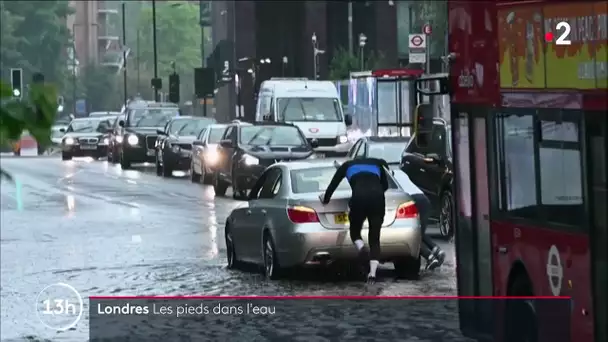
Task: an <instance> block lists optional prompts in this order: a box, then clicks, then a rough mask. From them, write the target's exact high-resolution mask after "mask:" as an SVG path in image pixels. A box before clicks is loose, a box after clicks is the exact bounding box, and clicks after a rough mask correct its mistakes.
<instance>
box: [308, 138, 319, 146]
mask: <svg viewBox="0 0 608 342" xmlns="http://www.w3.org/2000/svg"><path fill="white" fill-rule="evenodd" d="M310 146H312V148H317V147H319V141H318V140H317V139H313V140H312V141H311V142H310Z"/></svg>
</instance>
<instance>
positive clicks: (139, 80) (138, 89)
mask: <svg viewBox="0 0 608 342" xmlns="http://www.w3.org/2000/svg"><path fill="white" fill-rule="evenodd" d="M139 33H140V31H139V29H138V30H137V39H136V43H135V45H136V48H137V57H136V58H137V93H138V94H140V93H141V79H140V76H141V75H140V70H139Z"/></svg>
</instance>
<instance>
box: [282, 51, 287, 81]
mask: <svg viewBox="0 0 608 342" xmlns="http://www.w3.org/2000/svg"><path fill="white" fill-rule="evenodd" d="M287 62H288V59H287V56H283V65H282V66H283V68H282V72H281V76H282V77H285V69H287Z"/></svg>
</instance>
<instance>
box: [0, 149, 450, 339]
mask: <svg viewBox="0 0 608 342" xmlns="http://www.w3.org/2000/svg"><path fill="white" fill-rule="evenodd" d="M2 167H3V168H5V169H6V170H8V171H9V172H11V173H12V174H13V175H15V176H17V177H18V178H19V180H20V181H21V183H22V184H23V185H22V191H21V192H22V195H23V210H22V211H19V210H17V209H18V208H17V202H16V198H15V187H14V186H13V185H12V184H10V183H7V182H3V183H2V188H1V189H2V191H1V197H0V201H1V202H0V203H1V210H2V211H1V222H0V225H1V229H2V230H1V260H2V261H1V262H2V264H1V266H2V267H1V285H2V293H1V313H2V317H1V319H2V340H4V339H7V338H16V337H23V336H31V335H34V336H44V337H47V338H52V339H54V340H55V339H61V336H62V335H61V334H59V335H55V332H49V331H47V330H45V328H44V327H42V326H41V325H40V324H39V322H38V320H37V318H36V315H35V312H33V310H32V309H33V308H34V301H35V298H36V295H37V294H38V293H39V292H40V291H41V290H42V288H44V287H45V286H47V285H50V284H53V283H58V282H63V283H67V284H69V285H71V286H73V287H74V288H76V289H77V290H78V291H79V292H80V293H81V294H82V295H83V297H85V298H86V297H88V296H91V295H194V294H196V295H381V296H383V295H387V296H394V295H455V292H456V291H455V288H456V284H455V282H456V281H455V278H454V260H453V248H452V245H449V244H445V243H443V244H442V246H443V248H444V249H445V250H446V252H447V253H448V255H449V256H450V257H449V258H448V260H447V261H446V265H445V266H444V267H443V268H442V269H440V270H437V271H435V272H433V273H425V274H423V276H422V279H421V280H419V281H405V280H393V278H392V275H391V274H392V273H391V272H390V270H385V271H383V272H384V273H386V280H385V281H384V282H382V283H380V284H377V285H376V286H375V287H374V290H373V293H369V290H367V289H366V287H365V286H364V285H363V284H362V283H361V282H360V281H358V280H355V279H348V278H343V277H339V276H332V275H325V276H315V274H319V273H321V274H322V273H323V272H321V271H318V270H317V271H315V272H312V273H314V274H310V275H306V276H300V277H298V278H297V279H289V280H284V281H279V282H269V281H264V280H263V279H262V278H261V276H260V275H258V274H257V273H255V272H243V271H229V270H227V269H226V267H225V264H226V258H225V243H224V222H225V220H226V217H227V215H228V214H229V213H230V211H231V210H232V209H233V208H234V207H236V206H238V205H242V203H243V202H237V201H234V200H232V199H231V198H215V197H214V192H213V189H212V188H211V187H209V186H203V185H200V184H192V183H191V182H190V181H188V180H185V179H180V178H171V179H167V178H161V177H157V176H156V175H155V174H154V173H153V172H151V171H150V170H148V171H146V170H141V169H137V170H128V171H122V170H121V169H120V167H119V166H115V165H112V164H108V163H107V162H105V161H96V162H94V161H91V160H86V159H83V160H78V159H77V160H72V161H69V162H62V161H60V160H58V159H55V158H51V157H48V158H23V159H20V158H2ZM390 267H391V266H390V265H387V268H389V269H390ZM77 331H78V332H82V333H84V332H86V325H85V324H79V325H78V326H77ZM68 333H70V334H73V333H75V332H68ZM68 333H64V334H68ZM70 336H73V335H70ZM80 340H84V339H80Z"/></svg>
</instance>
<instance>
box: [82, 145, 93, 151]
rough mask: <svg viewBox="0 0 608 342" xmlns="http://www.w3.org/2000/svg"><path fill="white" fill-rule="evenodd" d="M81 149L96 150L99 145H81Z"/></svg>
mask: <svg viewBox="0 0 608 342" xmlns="http://www.w3.org/2000/svg"><path fill="white" fill-rule="evenodd" d="M80 149H81V150H96V149H97V145H80Z"/></svg>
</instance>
